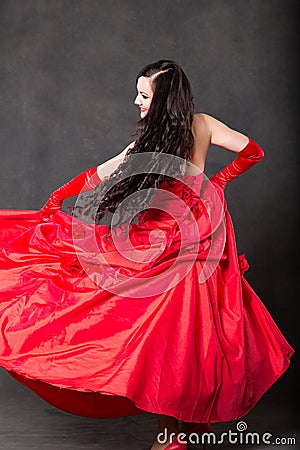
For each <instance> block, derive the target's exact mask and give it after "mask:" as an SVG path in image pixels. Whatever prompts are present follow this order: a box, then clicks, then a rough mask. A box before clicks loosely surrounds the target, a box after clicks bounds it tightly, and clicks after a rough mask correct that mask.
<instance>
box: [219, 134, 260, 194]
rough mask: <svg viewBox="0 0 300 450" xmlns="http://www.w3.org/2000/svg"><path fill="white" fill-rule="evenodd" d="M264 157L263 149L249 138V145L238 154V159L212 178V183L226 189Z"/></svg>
mask: <svg viewBox="0 0 300 450" xmlns="http://www.w3.org/2000/svg"><path fill="white" fill-rule="evenodd" d="M263 157H264V152H263V149H262V148H261V147H260V146H259V145H258V144H257V143H256V142H254V141H253V140H252V139H251V138H249V142H248V144H247V145H246V147H244V148H243V150H241V151H240V152H239V153H238V156H237V158H235V159H234V160H233V161H232V162H231V163H230V164H228V166H226V167H224V169H222V170H220V172H218V173H216V174H215V175H214V176H213V177H212V178H210V181H212V182H216V183H217V184H218V185H220V186H221V187H222V188H223V189H224V188H225V186H226V184H227V183H228V182H229V181H231V180H233V179H234V178H236V177H238V176H239V175H241V174H242V173H243V172H246V170H248V169H250V167H252V166H254V164H256V163H258V161H260V160H261V159H262V158H263Z"/></svg>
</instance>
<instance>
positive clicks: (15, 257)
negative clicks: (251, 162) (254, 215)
mask: <svg viewBox="0 0 300 450" xmlns="http://www.w3.org/2000/svg"><path fill="white" fill-rule="evenodd" d="M187 180H188V181H191V184H190V185H189V183H188V184H186V181H187ZM209 186H211V183H208V182H206V181H205V180H204V179H203V176H202V174H200V176H196V177H194V176H193V177H192V176H191V177H187V178H185V180H184V182H182V181H180V180H178V181H176V182H173V183H165V184H164V185H163V186H161V193H162V195H161V194H160V195H159V196H157V197H155V199H154V201H153V205H152V208H150V209H149V210H147V211H145V212H143V213H141V214H140V215H139V221H138V223H137V224H131V226H130V227H129V229H128V230H129V234H130V242H129V241H128V240H126V239H125V238H124V236H125V235H126V233H124V226H121V227H118V228H117V231H116V232H115V235H114V236H113V235H112V233H111V232H110V230H109V228H108V227H107V226H106V225H97V226H92V225H89V224H86V223H84V222H82V221H80V220H79V219H74V218H72V217H71V216H69V215H67V214H65V213H64V212H62V211H60V212H58V213H56V214H54V215H53V217H52V220H51V221H50V222H47V223H44V222H42V221H41V219H40V214H39V211H33V210H31V211H28V210H27V211H25V210H2V211H0V230H1V232H0V236H1V237H0V244H1V252H0V330H1V340H0V365H1V366H2V367H3V368H5V369H6V370H7V371H8V373H10V375H12V376H13V377H14V378H15V379H16V380H18V381H19V382H20V383H22V384H24V385H25V386H27V387H29V388H30V389H32V390H33V391H34V392H35V393H36V394H38V395H39V396H40V397H41V398H43V399H44V400H46V401H47V402H49V403H51V404H52V405H54V406H56V407H58V408H60V409H62V410H64V411H67V412H70V413H73V414H77V415H82V416H88V417H98V418H105V417H121V416H126V415H134V414H142V413H145V412H152V413H157V414H167V415H170V416H174V417H176V418H177V419H179V420H184V421H192V422H222V421H230V420H235V419H238V418H240V417H241V416H243V415H245V414H246V413H247V412H249V411H250V410H251V409H252V408H253V407H254V405H255V404H256V403H257V401H258V400H259V399H260V398H261V396H262V395H263V394H264V392H265V391H266V390H267V389H268V388H269V387H270V386H271V385H272V384H273V383H274V382H275V381H276V380H277V379H278V378H279V377H280V376H281V375H282V374H283V373H284V372H285V371H286V369H287V368H288V366H289V363H290V358H291V356H292V355H293V353H294V349H293V348H292V347H291V346H290V345H289V343H288V342H287V341H286V339H285V338H284V336H283V335H282V333H281V332H280V330H279V329H278V327H277V325H276V324H275V322H274V320H273V319H272V317H271V315H270V313H269V312H268V311H267V309H266V307H265V306H264V305H263V303H262V301H261V300H260V299H259V297H258V296H257V294H256V293H255V292H254V290H253V289H252V287H251V286H250V285H249V283H248V282H247V281H246V279H245V278H244V272H245V271H246V270H247V269H248V267H249V265H248V262H247V260H246V258H245V255H239V256H238V254H237V249H236V242H235V236H234V229H233V226H232V221H231V218H230V215H229V213H228V211H227V206H226V201H225V198H224V192H223V189H222V188H221V187H220V186H217V185H215V186H214V189H211V188H210V187H209ZM164 193H166V194H167V195H166V196H164ZM168 193H169V194H170V195H171V196H168ZM218 202H219V203H218ZM166 205H167V207H166ZM170 205H171V207H170ZM216 205H218V207H216ZM212 211H214V214H211V212H212ZM195 224H196V227H195ZM125 228H126V226H125ZM128 230H127V231H128ZM125 232H126V229H125ZM74 236H75V238H76V239H74ZM224 237H225V239H224ZM116 242H117V244H118V245H117V246H116ZM212 243H213V244H214V245H212ZM118 246H119V249H121V250H122V251H121V252H120V251H118V248H117V247H118ZM131 246H132V247H131ZM96 247H97V249H98V253H99V255H100V254H101V255H102V257H103V259H101V260H100V263H99V259H98V258H97V257H98V256H99V255H97V254H96V255H95V248H96ZM212 247H213V251H211V249H212ZM149 249H150V253H149ZM162 249H163V250H162ZM136 250H138V251H139V252H138V257H137V258H130V257H129V256H130V255H131V256H132V255H135V251H136ZM143 252H145V253H144V254H143ZM93 255H94V256H93ZM205 265H206V269H208V272H205V273H206V279H202V280H201V276H203V272H204V269H205ZM210 272H211V273H210ZM111 273H112V275H111ZM207 274H209V275H207ZM118 276H119V277H120V279H118ZM112 279H113V283H112V284H110V283H111V282H112ZM99 280H100V282H99ZM199 280H200V281H199ZM170 286H171V287H170ZM160 291H161V292H160Z"/></svg>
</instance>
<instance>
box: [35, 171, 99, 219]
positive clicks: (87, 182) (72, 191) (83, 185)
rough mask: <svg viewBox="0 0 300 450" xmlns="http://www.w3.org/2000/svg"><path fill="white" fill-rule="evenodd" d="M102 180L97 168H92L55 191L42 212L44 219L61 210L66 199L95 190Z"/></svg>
mask: <svg viewBox="0 0 300 450" xmlns="http://www.w3.org/2000/svg"><path fill="white" fill-rule="evenodd" d="M101 181H102V180H100V178H99V177H98V174H97V167H92V168H91V169H87V170H85V171H84V172H82V173H80V174H79V175H77V176H76V177H75V178H73V179H72V180H70V181H69V182H68V183H66V184H64V185H63V186H61V187H60V188H59V189H57V190H56V191H54V192H53V193H52V194H51V195H50V197H49V200H48V201H47V203H45V205H44V206H43V207H42V209H41V210H40V215H41V218H42V219H47V218H48V217H49V216H50V215H51V214H54V213H56V212H57V211H60V210H61V207H62V203H63V201H64V199H66V198H68V197H72V196H73V195H78V194H80V193H81V192H87V191H90V190H92V189H94V188H95V187H96V186H97V185H98V184H99V183H101Z"/></svg>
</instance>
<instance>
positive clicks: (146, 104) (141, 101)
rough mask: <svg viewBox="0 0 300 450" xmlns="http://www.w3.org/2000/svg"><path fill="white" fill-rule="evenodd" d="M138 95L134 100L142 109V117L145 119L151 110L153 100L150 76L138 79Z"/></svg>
mask: <svg viewBox="0 0 300 450" xmlns="http://www.w3.org/2000/svg"><path fill="white" fill-rule="evenodd" d="M136 88H137V91H138V93H137V96H136V98H135V100H134V103H135V105H137V106H138V107H139V108H140V110H141V118H142V119H143V118H144V117H145V116H146V115H147V114H148V111H149V108H150V104H151V100H152V97H153V90H152V80H151V78H148V77H140V78H139V79H138V81H137V86H136Z"/></svg>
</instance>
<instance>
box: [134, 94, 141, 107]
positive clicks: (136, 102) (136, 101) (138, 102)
mask: <svg viewBox="0 0 300 450" xmlns="http://www.w3.org/2000/svg"><path fill="white" fill-rule="evenodd" d="M134 104H135V105H140V104H141V100H140V99H139V96H138V95H137V96H136V97H135V99H134Z"/></svg>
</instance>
